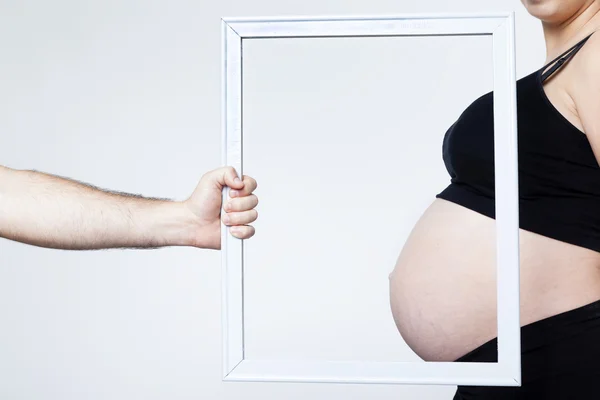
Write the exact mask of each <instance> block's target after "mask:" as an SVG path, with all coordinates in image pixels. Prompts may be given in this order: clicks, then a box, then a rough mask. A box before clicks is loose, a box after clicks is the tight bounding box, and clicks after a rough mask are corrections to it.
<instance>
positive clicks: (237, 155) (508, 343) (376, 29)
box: [221, 11, 521, 386]
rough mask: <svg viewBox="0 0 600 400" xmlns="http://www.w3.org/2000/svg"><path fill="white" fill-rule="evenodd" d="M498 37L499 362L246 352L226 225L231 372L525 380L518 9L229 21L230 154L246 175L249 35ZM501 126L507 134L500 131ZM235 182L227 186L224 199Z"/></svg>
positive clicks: (227, 375)
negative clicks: (249, 355)
mask: <svg viewBox="0 0 600 400" xmlns="http://www.w3.org/2000/svg"><path fill="white" fill-rule="evenodd" d="M473 34H476V35H490V34H491V35H492V37H493V65H494V68H493V70H494V71H493V73H494V129H495V135H494V143H495V150H494V152H495V171H496V174H495V182H496V183H495V184H496V233H497V240H496V245H497V252H496V253H497V271H498V273H497V277H498V288H497V293H498V303H497V304H498V362H497V363H452V362H428V363H426V362H369V361H367V362H338V361H323V362H321V361H314V362H312V361H311V362H308V361H293V360H289V361H287V360H286V361H281V360H272V361H269V360H247V359H245V356H244V295H243V289H244V285H243V262H244V259H243V256H244V254H243V241H242V240H239V239H236V238H235V237H233V236H232V235H231V234H230V233H229V230H228V229H225V228H224V229H222V236H221V240H222V241H221V243H222V245H221V248H222V279H223V282H222V284H223V287H222V329H223V379H224V380H227V381H270V382H330V383H385V384H453V385H476V386H519V385H520V384H521V346H520V342H521V337H520V324H519V319H520V311H519V284H520V282H519V215H518V211H519V207H518V204H519V203H518V166H517V158H518V153H517V151H518V149H517V107H516V72H515V70H516V65H515V64H516V63H515V35H514V12H512V11H511V12H504V13H486V14H481V13H478V14H449V13H447V14H404V15H396V16H345V17H344V16H341V17H260V18H259V17H254V18H223V19H222V63H223V64H222V140H223V142H222V162H223V165H230V166H233V167H234V168H235V169H236V171H237V172H238V175H239V176H241V175H242V174H243V170H242V167H243V162H242V155H243V152H242V40H243V39H249V38H274V37H279V38H282V37H286V38H294V37H341V36H346V37H350V36H353V37H357V36H358V37H366V36H406V35H473ZM498 132H500V134H497V133H498ZM228 195H229V189H228V188H225V189H224V191H223V201H224V202H225V201H226V200H227V198H228Z"/></svg>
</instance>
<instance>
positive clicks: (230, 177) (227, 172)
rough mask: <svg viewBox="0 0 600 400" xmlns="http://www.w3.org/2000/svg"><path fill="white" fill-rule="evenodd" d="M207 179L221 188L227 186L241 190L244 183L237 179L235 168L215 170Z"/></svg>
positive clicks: (228, 167)
mask: <svg viewBox="0 0 600 400" xmlns="http://www.w3.org/2000/svg"><path fill="white" fill-rule="evenodd" d="M209 178H210V180H211V181H213V182H214V183H217V184H218V185H220V186H221V187H222V186H229V187H231V188H234V189H241V188H243V187H244V182H242V180H241V179H240V178H239V177H238V174H237V172H236V170H235V168H233V167H231V166H227V167H221V168H217V169H215V170H214V171H212V172H211V173H210V174H209Z"/></svg>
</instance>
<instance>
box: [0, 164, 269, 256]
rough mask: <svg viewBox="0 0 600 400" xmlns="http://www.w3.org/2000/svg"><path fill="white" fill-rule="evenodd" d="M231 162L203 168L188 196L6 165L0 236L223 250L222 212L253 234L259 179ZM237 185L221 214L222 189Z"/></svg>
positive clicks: (52, 244)
mask: <svg viewBox="0 0 600 400" xmlns="http://www.w3.org/2000/svg"><path fill="white" fill-rule="evenodd" d="M236 177H237V174H236V172H235V170H234V169H233V168H232V167H223V168H219V169H216V170H214V171H211V172H208V173H207V174H205V175H204V176H203V177H202V179H201V180H200V183H199V184H198V187H197V188H196V190H195V191H194V193H193V194H192V195H191V196H190V198H189V199H187V200H185V201H172V200H169V199H157V198H149V197H143V196H141V195H137V194H129V193H124V192H115V191H109V190H104V189H100V188H98V187H96V186H93V185H90V184H86V183H83V182H79V181H75V180H73V179H69V178H63V177H60V176H56V175H50V174H47V173H43V172H38V171H26V170H15V169H11V168H6V167H2V166H0V237H2V238H6V239H10V240H15V241H18V242H22V243H27V244H31V245H34V246H40V247H49V248H55V249H65V250H91V249H108V248H154V247H163V246H195V247H201V248H207V249H220V248H221V216H222V217H223V223H224V224H225V225H227V226H230V227H231V228H229V229H231V234H232V235H234V236H235V237H238V238H241V239H247V238H249V237H251V236H252V235H254V228H253V227H252V226H249V225H248V224H249V223H251V222H253V221H255V220H256V218H257V212H256V210H254V207H256V205H257V204H258V199H257V198H256V196H255V195H254V194H252V192H253V191H254V189H256V181H255V180H254V179H252V178H250V177H243V182H242V181H239V180H238V181H236ZM225 186H228V187H230V188H232V189H233V193H231V194H232V196H233V198H232V199H230V200H229V201H228V202H226V204H225V209H226V212H225V213H221V206H222V204H221V199H222V190H223V188H224V187H225Z"/></svg>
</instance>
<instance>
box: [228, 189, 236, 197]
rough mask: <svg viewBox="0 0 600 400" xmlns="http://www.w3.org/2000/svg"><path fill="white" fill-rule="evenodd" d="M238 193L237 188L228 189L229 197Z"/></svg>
mask: <svg viewBox="0 0 600 400" xmlns="http://www.w3.org/2000/svg"><path fill="white" fill-rule="evenodd" d="M237 195H238V191H237V190H230V191H229V197H237Z"/></svg>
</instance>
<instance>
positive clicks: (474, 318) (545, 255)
mask: <svg viewBox="0 0 600 400" xmlns="http://www.w3.org/2000/svg"><path fill="white" fill-rule="evenodd" d="M523 5H524V6H525V7H526V8H527V10H528V12H529V13H530V14H531V15H532V16H533V17H535V18H538V19H539V20H540V21H541V23H542V28H543V32H544V39H545V42H546V60H545V62H544V65H545V64H548V63H549V62H550V61H552V60H553V59H554V58H555V57H556V56H558V55H559V54H561V53H563V52H564V51H565V50H566V49H568V48H570V47H571V46H573V45H574V44H575V43H577V42H579V41H580V40H581V39H583V38H585V37H587V36H588V35H589V34H590V33H592V32H594V31H598V32H596V33H595V34H594V35H592V36H591V38H590V39H589V40H588V41H587V42H586V44H585V46H583V47H582V48H581V50H579V52H578V53H577V54H576V55H575V57H574V58H572V59H571V61H569V62H568V63H566V64H565V65H564V66H563V67H562V68H560V69H559V70H557V71H556V72H555V73H554V74H553V75H552V76H551V77H550V78H548V79H547V80H546V81H545V82H544V84H543V89H544V91H545V92H546V95H547V96H548V98H549V100H550V101H551V103H552V104H553V105H554V106H555V107H556V108H557V109H558V111H559V112H560V113H561V114H563V115H564V116H565V118H567V119H568V120H569V121H570V122H571V123H572V124H573V125H575V126H576V127H578V128H579V129H580V130H581V131H582V132H584V133H585V134H586V135H587V139H588V140H589V142H590V144H591V146H592V149H593V151H594V154H595V155H596V159H597V161H598V163H599V164H600V0H596V1H590V0H538V1H528V0H523ZM495 227H496V226H495V221H494V220H493V219H491V218H487V217H485V216H483V215H481V214H479V213H476V212H474V211H472V210H470V209H468V208H466V207H462V206H460V205H458V204H455V203H452V202H449V201H446V200H443V199H435V200H434V201H433V202H432V204H431V205H430V207H429V208H428V209H427V210H426V211H425V212H424V214H423V215H422V217H421V218H420V220H419V221H418V222H417V224H416V225H415V227H414V228H413V230H412V232H411V234H410V236H409V238H408V240H407V241H406V243H405V245H404V247H403V249H402V251H401V253H400V255H399V257H398V259H397V262H396V265H395V267H394V270H393V272H392V273H391V274H390V305H391V310H392V314H393V316H394V321H395V323H396V326H397V327H398V330H399V332H400V334H401V335H402V337H403V338H404V340H405V341H406V343H407V344H408V345H409V346H410V347H411V348H412V349H413V351H415V353H416V354H417V355H419V356H420V357H421V358H423V359H425V360H427V361H453V360H456V359H457V358H458V357H460V356H462V355H464V354H465V353H467V352H469V351H471V350H473V349H475V348H476V347H478V346H480V345H482V344H483V343H485V342H487V341H488V340H491V339H493V338H495V337H496V336H497V321H496V316H497V293H496V287H497V286H496V285H497V282H496V274H497V266H496V245H495V240H496V232H495ZM519 248H520V265H521V269H520V289H521V290H520V316H521V321H520V322H521V325H522V326H523V325H527V324H530V323H533V322H535V321H538V320H541V319H544V318H547V317H550V316H553V315H556V314H559V313H562V312H566V311H569V310H572V309H574V308H577V307H580V306H583V305H586V304H589V303H591V302H593V301H597V300H599V299H600V253H598V252H596V251H593V250H590V249H587V248H584V247H580V246H576V245H572V244H569V243H565V242H561V241H558V240H555V239H552V238H548V237H545V236H542V235H539V234H536V233H533V232H529V231H525V230H523V229H520V230H519Z"/></svg>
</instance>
